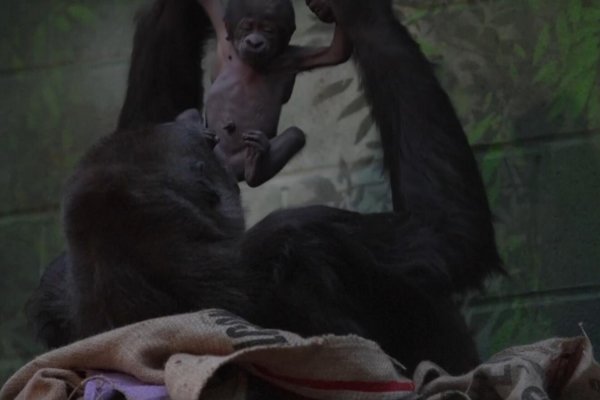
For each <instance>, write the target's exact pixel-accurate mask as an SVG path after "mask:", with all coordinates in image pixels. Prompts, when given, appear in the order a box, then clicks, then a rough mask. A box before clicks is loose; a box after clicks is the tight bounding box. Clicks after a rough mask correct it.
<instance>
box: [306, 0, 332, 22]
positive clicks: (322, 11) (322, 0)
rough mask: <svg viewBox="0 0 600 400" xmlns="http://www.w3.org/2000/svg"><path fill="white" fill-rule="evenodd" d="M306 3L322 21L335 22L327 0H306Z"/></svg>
mask: <svg viewBox="0 0 600 400" xmlns="http://www.w3.org/2000/svg"><path fill="white" fill-rule="evenodd" d="M306 5H307V6H308V8H310V10H311V11H312V12H313V13H314V14H315V15H316V16H317V17H318V18H319V19H320V20H321V21H323V22H326V23H331V22H335V16H334V15H333V11H332V9H331V6H330V4H329V0H306Z"/></svg>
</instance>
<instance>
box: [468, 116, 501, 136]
mask: <svg viewBox="0 0 600 400" xmlns="http://www.w3.org/2000/svg"><path fill="white" fill-rule="evenodd" d="M495 121H496V114H495V113H491V114H489V115H488V116H486V117H485V118H483V119H480V120H479V121H477V122H476V123H475V124H474V125H473V126H472V127H471V128H470V129H469V135H468V136H469V142H471V143H477V142H479V141H480V140H481V138H482V137H483V135H484V134H485V133H486V132H487V131H488V130H489V129H490V128H491V127H492V125H493V124H494V122H495Z"/></svg>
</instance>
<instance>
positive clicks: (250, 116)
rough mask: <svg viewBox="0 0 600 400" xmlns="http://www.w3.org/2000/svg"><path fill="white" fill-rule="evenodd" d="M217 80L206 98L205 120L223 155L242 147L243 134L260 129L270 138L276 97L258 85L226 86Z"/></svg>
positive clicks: (275, 122) (277, 106)
mask: <svg viewBox="0 0 600 400" xmlns="http://www.w3.org/2000/svg"><path fill="white" fill-rule="evenodd" d="M225 83H226V82H219V81H218V80H217V81H216V82H215V83H214V84H213V85H212V86H211V88H210V90H209V92H208V95H207V97H206V107H205V109H206V121H207V125H208V127H209V128H210V129H212V130H214V131H215V133H216V134H217V135H218V137H219V147H220V149H221V150H222V151H223V152H225V153H226V154H230V155H231V154H235V153H239V152H240V151H241V150H243V148H244V141H243V135H244V133H246V132H249V131H261V132H263V133H264V134H265V135H267V137H269V138H272V137H274V136H275V135H276V134H277V125H278V122H279V116H280V114H281V101H280V99H279V96H277V95H274V94H273V93H271V91H270V90H268V88H266V87H263V88H261V87H259V86H258V85H253V86H249V85H227V84H225Z"/></svg>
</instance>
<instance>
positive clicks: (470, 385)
mask: <svg viewBox="0 0 600 400" xmlns="http://www.w3.org/2000/svg"><path fill="white" fill-rule="evenodd" d="M436 376H437V378H433V379H432V377H436ZM414 379H415V383H416V385H417V391H418V392H419V393H420V394H421V395H422V396H423V398H425V399H427V400H450V399H457V400H458V399H470V400H600V366H599V365H598V363H597V362H595V361H594V358H593V351H592V346H591V344H590V342H589V340H588V339H587V338H585V337H578V338H573V339H550V340H546V341H543V342H540V343H536V344H533V345H529V346H520V347H513V348H510V349H507V350H504V351H502V352H500V353H498V354H496V355H495V356H493V357H492V358H491V359H490V360H489V361H487V362H486V363H484V364H482V365H480V366H479V367H478V368H476V369H475V370H474V371H472V372H470V373H469V374H466V375H463V376H458V377H452V376H449V375H447V374H445V373H444V371H442V370H441V369H440V368H439V367H437V366H435V365H433V364H431V363H422V364H421V365H419V367H418V368H417V370H416V372H415V376H414Z"/></svg>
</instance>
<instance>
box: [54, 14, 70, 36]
mask: <svg viewBox="0 0 600 400" xmlns="http://www.w3.org/2000/svg"><path fill="white" fill-rule="evenodd" d="M53 22H54V26H56V28H58V30H59V31H61V32H68V31H69V29H70V28H71V24H70V23H69V21H68V20H67V19H66V18H65V17H64V16H62V15H59V16H56V17H54V18H53Z"/></svg>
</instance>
